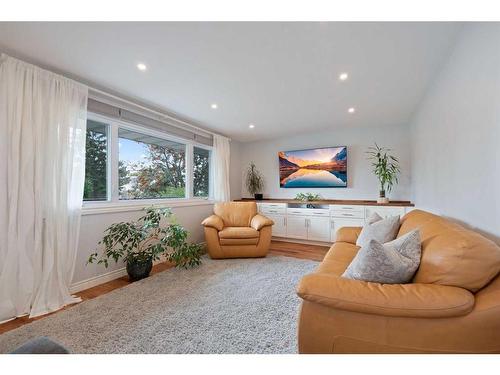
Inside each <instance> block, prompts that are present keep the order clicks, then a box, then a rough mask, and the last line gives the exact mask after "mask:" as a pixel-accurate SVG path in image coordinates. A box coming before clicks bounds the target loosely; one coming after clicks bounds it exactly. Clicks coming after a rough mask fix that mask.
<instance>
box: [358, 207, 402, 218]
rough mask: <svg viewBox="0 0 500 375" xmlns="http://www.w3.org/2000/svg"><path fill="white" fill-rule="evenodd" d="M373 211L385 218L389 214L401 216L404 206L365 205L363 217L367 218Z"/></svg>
mask: <svg viewBox="0 0 500 375" xmlns="http://www.w3.org/2000/svg"><path fill="white" fill-rule="evenodd" d="M374 213H377V214H379V215H380V216H381V217H383V218H386V217H389V216H400V217H402V216H403V215H404V214H405V213H406V210H405V207H387V206H381V207H380V206H365V219H366V220H368V219H369V218H370V216H371V215H373V214H374Z"/></svg>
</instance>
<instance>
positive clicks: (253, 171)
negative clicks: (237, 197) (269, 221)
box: [245, 162, 264, 200]
mask: <svg viewBox="0 0 500 375" xmlns="http://www.w3.org/2000/svg"><path fill="white" fill-rule="evenodd" d="M245 185H246V187H247V190H248V192H249V193H250V194H252V195H253V196H254V198H255V199H256V200H262V199H263V194H262V190H263V189H264V177H262V175H261V173H260V172H259V171H258V170H257V168H256V167H255V164H254V163H253V162H251V163H250V165H249V166H248V170H247V174H246V179H245Z"/></svg>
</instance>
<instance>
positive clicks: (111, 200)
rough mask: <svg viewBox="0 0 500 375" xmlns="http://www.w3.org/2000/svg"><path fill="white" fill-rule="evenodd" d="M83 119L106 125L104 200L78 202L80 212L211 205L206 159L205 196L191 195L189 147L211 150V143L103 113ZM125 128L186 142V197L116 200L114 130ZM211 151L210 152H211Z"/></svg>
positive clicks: (87, 213)
mask: <svg viewBox="0 0 500 375" xmlns="http://www.w3.org/2000/svg"><path fill="white" fill-rule="evenodd" d="M87 118H88V119H89V120H94V121H98V122H102V123H105V124H107V125H108V158H109V159H108V175H107V179H108V189H107V190H108V191H107V194H108V200H106V201H82V215H92V214H99V213H108V212H109V213H111V212H126V211H139V210H142V209H144V208H145V207H149V206H151V205H154V206H158V207H184V206H202V205H211V204H213V203H214V201H213V198H212V182H213V181H212V166H213V163H212V162H210V172H209V173H210V177H209V179H210V183H209V189H210V191H209V196H208V197H206V198H203V197H194V196H193V191H192V190H193V189H192V188H193V170H192V166H193V150H194V147H195V146H196V147H198V148H203V149H206V150H209V151H212V149H213V148H212V147H211V146H207V145H205V144H200V143H198V142H195V141H192V140H186V139H183V138H179V137H176V136H172V135H170V134H168V133H163V132H161V131H157V130H154V129H150V128H147V127H143V126H140V125H136V124H131V123H128V122H124V121H121V120H116V119H111V118H108V117H106V116H102V115H98V114H95V113H90V112H89V113H88V114H87ZM119 128H125V129H128V130H132V131H137V132H140V133H143V134H147V135H150V136H152V137H157V138H160V139H165V140H169V141H174V142H179V143H182V144H184V145H186V186H185V191H186V197H185V198H157V199H136V200H120V199H119V191H118V188H119V186H118V185H119V183H118V182H119V176H118V161H119V146H118V129H119ZM211 154H212V153H211Z"/></svg>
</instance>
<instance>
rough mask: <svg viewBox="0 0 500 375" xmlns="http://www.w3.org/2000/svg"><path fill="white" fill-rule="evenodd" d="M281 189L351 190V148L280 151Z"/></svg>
mask: <svg viewBox="0 0 500 375" xmlns="http://www.w3.org/2000/svg"><path fill="white" fill-rule="evenodd" d="M278 156H279V163H280V187H283V188H306V187H307V188H313V187H317V188H320V187H347V147H345V146H342V147H326V148H314V149H309V150H296V151H280V152H279V153H278Z"/></svg>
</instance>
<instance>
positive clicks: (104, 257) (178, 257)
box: [87, 207, 202, 268]
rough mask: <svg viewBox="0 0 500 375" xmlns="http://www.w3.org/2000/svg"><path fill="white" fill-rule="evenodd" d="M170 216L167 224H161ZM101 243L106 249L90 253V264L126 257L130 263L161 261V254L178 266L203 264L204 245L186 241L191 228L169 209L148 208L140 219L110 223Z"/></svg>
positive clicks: (105, 263)
mask: <svg viewBox="0 0 500 375" xmlns="http://www.w3.org/2000/svg"><path fill="white" fill-rule="evenodd" d="M162 219H170V223H169V224H168V225H164V226H162V225H160V222H161V220H162ZM104 233H105V235H104V237H103V239H102V240H101V241H100V242H99V244H100V245H103V247H104V249H103V252H102V253H101V255H100V256H99V254H98V253H97V252H95V253H93V254H91V255H90V257H89V259H88V262H87V263H94V262H97V264H104V266H105V267H106V268H107V267H108V266H109V261H110V260H114V261H115V262H118V261H119V260H120V259H123V260H124V261H125V262H127V263H146V262H149V261H154V260H159V259H160V256H161V255H162V254H165V255H166V256H167V259H168V260H169V261H171V262H173V263H174V264H175V265H176V266H177V267H183V268H187V267H194V266H197V265H199V264H201V259H200V258H201V254H202V247H201V245H199V244H193V243H188V242H187V237H188V231H187V230H186V229H184V228H183V227H182V226H181V225H179V224H178V223H176V222H175V219H174V218H173V215H172V212H171V211H170V209H169V208H155V207H149V208H147V209H146V214H145V215H144V216H142V217H141V218H139V219H138V220H137V221H130V222H120V223H116V224H112V225H110V226H109V227H108V228H107V229H106V230H105V231H104Z"/></svg>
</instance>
